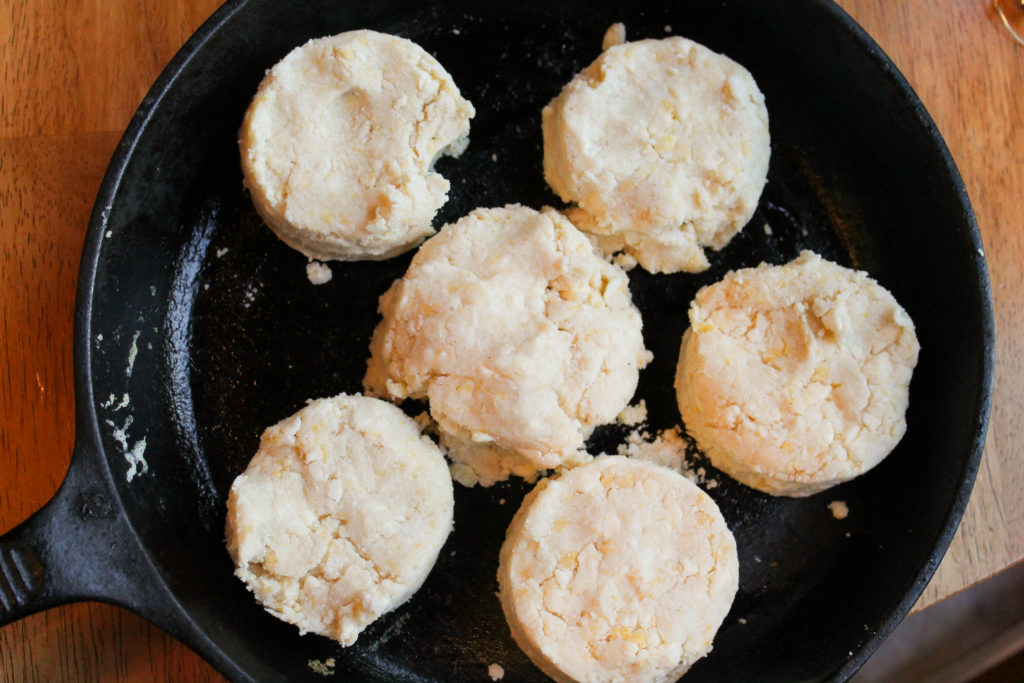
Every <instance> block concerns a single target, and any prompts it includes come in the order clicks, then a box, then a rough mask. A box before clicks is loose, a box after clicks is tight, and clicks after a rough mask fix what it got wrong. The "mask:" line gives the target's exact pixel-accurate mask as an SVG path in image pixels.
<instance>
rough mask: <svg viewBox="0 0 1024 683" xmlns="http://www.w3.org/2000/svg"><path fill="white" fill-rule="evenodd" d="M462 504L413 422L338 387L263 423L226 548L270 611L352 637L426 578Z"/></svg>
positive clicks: (237, 495)
mask: <svg viewBox="0 0 1024 683" xmlns="http://www.w3.org/2000/svg"><path fill="white" fill-rule="evenodd" d="M453 507H454V497H453V491H452V481H451V476H450V475H449V473H448V467H447V464H446V462H445V459H444V456H443V455H442V454H441V451H440V449H439V448H438V447H437V446H436V445H435V444H434V443H433V442H432V441H431V440H430V439H429V438H427V437H425V436H423V435H422V434H421V433H420V430H419V427H418V426H417V425H416V423H415V421H414V420H413V419H412V418H410V417H408V416H406V415H405V414H404V413H403V412H402V411H401V410H399V409H398V408H397V407H396V406H394V405H392V404H390V403H387V402H385V401H381V400H379V399H375V398H369V397H365V396H357V395H353V396H347V395H345V394H341V395H339V396H335V397H334V398H330V399H319V400H316V401H312V402H310V403H309V404H308V405H307V406H306V407H305V408H303V409H302V410H300V411H298V412H297V413H296V414H295V415H293V416H292V417H289V418H287V419H285V420H282V421H281V422H279V423H278V424H276V425H274V426H272V427H270V428H268V429H267V430H266V431H265V432H264V433H263V437H262V439H261V440H260V447H259V450H258V451H257V452H256V455H255V456H254V457H253V459H252V461H251V462H250V463H249V466H248V468H247V469H246V470H245V472H244V473H242V474H241V475H239V476H238V478H236V479H235V481H234V483H233V484H232V486H231V492H230V495H229V496H228V515H227V546H228V551H229V553H230V554H231V558H232V560H234V562H235V567H236V570H235V575H236V576H238V578H240V579H242V580H243V581H244V582H245V583H246V585H247V586H248V588H249V590H251V591H252V592H253V594H254V595H255V596H256V599H257V600H258V601H259V602H260V603H261V604H262V605H263V606H264V607H265V608H266V609H267V611H268V612H270V613H271V614H273V615H275V616H276V617H278V618H280V619H282V620H284V621H286V622H288V623H291V624H294V625H296V626H298V627H299V630H300V631H301V632H302V633H306V632H312V633H318V634H320V635H323V636H327V637H329V638H333V639H334V640H337V641H338V642H340V643H341V644H342V645H351V644H352V643H354V642H355V640H356V637H357V636H358V635H359V633H360V632H361V631H362V630H363V629H364V628H365V627H366V626H367V625H368V624H370V623H371V622H372V621H374V620H375V619H376V618H377V617H379V616H380V615H382V614H384V613H386V612H389V611H391V610H392V609H394V608H395V607H397V606H398V605H400V604H402V603H403V602H405V601H406V600H407V599H408V598H409V597H411V596H412V594H413V593H414V592H416V590H417V589H418V588H419V587H420V585H421V584H422V583H423V581H424V580H425V579H426V577H427V574H428V573H429V572H430V569H431V568H432V567H433V565H434V562H435V560H436V559H437V555H438V553H439V552H440V551H441V546H443V545H444V542H445V540H446V539H447V537H448V534H449V532H450V531H451V528H452V514H453Z"/></svg>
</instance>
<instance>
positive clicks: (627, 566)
mask: <svg viewBox="0 0 1024 683" xmlns="http://www.w3.org/2000/svg"><path fill="white" fill-rule="evenodd" d="M738 578H739V561H738V559H737V554H736V542H735V540H734V539H733V536H732V534H731V533H730V531H729V529H728V527H727V526H726V523H725V520H724V519H723V518H722V515H721V513H720V512H719V510H718V507H717V506H716V505H715V503H714V501H713V500H711V498H710V497H709V496H708V495H707V494H705V493H704V492H702V491H701V490H700V489H699V488H697V486H696V485H694V484H693V483H691V482H690V481H688V480H687V479H685V478H684V477H682V476H680V475H679V474H677V473H676V472H673V471H672V470H669V469H667V468H664V467H661V466H659V465H655V464H652V463H647V462H641V461H637V460H633V459H631V458H624V457H622V456H601V457H598V458H595V459H594V460H593V461H592V462H591V463H589V464H586V465H582V466H580V467H577V468H575V469H572V470H567V471H565V472H563V473H562V474H560V475H559V476H557V477H554V478H549V479H544V480H542V481H541V482H540V483H539V484H538V485H537V487H536V488H535V489H534V490H533V491H532V492H530V493H529V494H528V495H527V496H526V498H525V499H524V500H523V504H522V507H520V509H519V511H518V512H517V513H516V516H515V517H514V518H513V520H512V524H511V525H510V526H509V529H508V534H507V536H506V538H505V543H504V544H503V545H502V547H501V553H500V564H499V568H498V584H499V586H500V594H499V595H500V598H501V606H502V609H503V611H504V613H505V618H506V620H507V621H508V623H509V626H510V628H511V631H512V636H513V637H514V638H515V640H516V642H517V643H518V644H519V646H520V647H521V648H522V649H523V651H524V652H525V653H526V654H527V655H528V656H529V657H530V659H531V660H532V661H533V662H534V663H535V664H536V665H537V666H538V667H539V668H540V669H541V670H542V671H543V672H544V673H546V674H547V675H548V676H550V677H552V678H553V679H555V680H556V681H593V682H595V683H613V682H630V683H634V682H640V681H675V680H676V679H677V678H678V677H679V676H681V675H682V674H683V673H685V672H686V670H687V669H689V668H690V666H691V665H692V664H693V663H694V662H695V661H697V660H698V659H700V658H701V657H703V656H704V655H706V654H707V653H708V652H709V651H710V650H711V643H712V639H713V638H714V635H715V633H716V632H717V630H718V628H719V626H720V625H721V623H722V621H723V620H724V619H725V616H726V614H728V612H729V609H730V607H731V605H732V601H733V597H734V596H735V594H736V589H737V585H738Z"/></svg>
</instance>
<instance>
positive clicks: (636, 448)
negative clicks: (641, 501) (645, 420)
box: [618, 427, 718, 489]
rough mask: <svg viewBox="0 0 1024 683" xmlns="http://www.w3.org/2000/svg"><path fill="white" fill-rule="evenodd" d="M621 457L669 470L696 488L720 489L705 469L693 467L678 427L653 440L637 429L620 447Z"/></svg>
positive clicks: (648, 434) (687, 446)
mask: <svg viewBox="0 0 1024 683" xmlns="http://www.w3.org/2000/svg"><path fill="white" fill-rule="evenodd" d="M618 455H625V456H628V457H631V458H636V459H637V460H645V461H647V462H653V463H655V464H656V465H661V466H662V467H668V468H669V469H671V470H675V471H676V472H678V473H679V474H681V475H683V476H684V477H686V478H687V479H689V480H690V481H692V482H693V483H694V484H697V485H698V486H703V487H704V488H707V489H713V488H716V487H717V486H718V481H716V480H715V479H710V478H708V476H707V471H706V470H705V469H704V468H703V467H698V468H696V469H694V468H693V467H692V466H691V464H690V446H689V444H688V443H687V442H686V440H685V439H684V438H683V434H682V431H681V430H680V429H679V427H673V428H672V429H663V430H662V431H660V432H658V433H657V435H655V436H654V437H653V438H652V436H651V434H650V432H648V431H646V430H644V429H634V430H633V431H632V432H630V433H629V434H628V435H627V436H626V442H625V443H623V444H620V445H619V448H618Z"/></svg>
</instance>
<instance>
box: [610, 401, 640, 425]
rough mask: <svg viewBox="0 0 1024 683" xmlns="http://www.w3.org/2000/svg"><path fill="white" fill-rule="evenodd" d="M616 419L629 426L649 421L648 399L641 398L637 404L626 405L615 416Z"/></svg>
mask: <svg viewBox="0 0 1024 683" xmlns="http://www.w3.org/2000/svg"><path fill="white" fill-rule="evenodd" d="M615 421H616V422H618V423H619V424H623V425H626V426H627V427H635V426H637V425H638V424H642V423H644V422H647V401H645V400H643V399H640V402H639V403H637V404H636V405H631V406H626V407H625V408H623V409H622V412H621V413H619V416H618V417H616V418H615Z"/></svg>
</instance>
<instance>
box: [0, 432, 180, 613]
mask: <svg viewBox="0 0 1024 683" xmlns="http://www.w3.org/2000/svg"><path fill="white" fill-rule="evenodd" d="M96 460H98V458H97V457H96V455H95V453H94V452H93V451H92V450H91V449H84V448H82V447H81V446H80V445H76V447H75V453H74V456H73V457H72V458H71V467H70V469H69V470H68V473H67V476H66V477H65V478H64V482H63V483H62V484H61V486H60V489H59V490H58V491H57V493H56V494H55V495H54V497H53V498H52V499H51V500H50V501H49V502H48V503H47V504H46V505H45V506H43V507H42V508H41V509H40V510H38V511H37V512H36V513H35V514H33V515H32V516H31V517H29V518H28V519H27V520H25V521H24V522H22V523H21V524H20V525H18V526H16V527H15V528H14V529H12V530H10V531H9V532H7V533H6V534H4V535H3V536H0V626H3V625H5V624H8V623H10V622H12V621H15V620H17V619H20V618H22V617H25V616H28V615H30V614H33V613H35V612H39V611H41V610H44V609H47V608H49V607H54V606H56V605H61V604H65V603H69V602H75V601H78V600H102V601H105V602H112V603H114V604H118V605H122V606H124V607H128V608H129V609H132V610H134V611H137V612H140V613H143V614H145V613H146V612H151V611H152V610H151V609H148V608H149V607H152V606H153V604H154V603H155V602H157V601H158V599H159V598H158V597H157V595H158V594H160V593H161V592H162V591H161V590H160V587H162V586H163V584H162V582H161V581H159V579H158V577H157V576H156V570H155V569H154V568H153V566H152V565H151V564H150V563H149V562H148V560H147V559H146V556H145V555H144V553H143V552H142V550H141V546H140V544H139V542H138V539H137V537H136V536H135V534H134V532H133V531H132V529H131V528H130V526H129V524H128V522H127V521H126V519H125V516H124V514H123V511H122V509H121V505H120V501H118V500H117V498H116V497H115V496H114V494H113V492H112V484H111V483H110V481H109V480H108V479H107V478H106V472H105V469H103V468H99V467H96V465H98V464H99V463H97V462H96ZM154 593H155V594H157V595H154Z"/></svg>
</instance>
